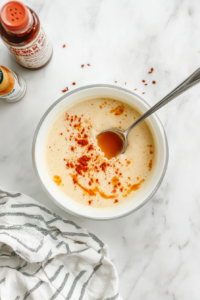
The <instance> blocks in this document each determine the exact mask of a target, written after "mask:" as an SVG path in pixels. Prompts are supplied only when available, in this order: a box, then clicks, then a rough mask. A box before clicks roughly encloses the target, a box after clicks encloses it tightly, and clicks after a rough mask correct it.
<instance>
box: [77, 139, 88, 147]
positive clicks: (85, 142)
mask: <svg viewBox="0 0 200 300" xmlns="http://www.w3.org/2000/svg"><path fill="white" fill-rule="evenodd" d="M78 144H79V145H81V146H86V145H87V144H88V140H78Z"/></svg>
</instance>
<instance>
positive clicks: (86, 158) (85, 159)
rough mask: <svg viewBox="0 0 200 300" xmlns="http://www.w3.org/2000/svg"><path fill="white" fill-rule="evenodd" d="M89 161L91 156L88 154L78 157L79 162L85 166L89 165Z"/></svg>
mask: <svg viewBox="0 0 200 300" xmlns="http://www.w3.org/2000/svg"><path fill="white" fill-rule="evenodd" d="M88 161H90V157H88V156H87V155H83V156H81V157H80V158H79V159H78V162H79V163H80V164H81V165H84V166H87V165H88Z"/></svg>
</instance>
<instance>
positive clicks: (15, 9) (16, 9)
mask: <svg viewBox="0 0 200 300" xmlns="http://www.w3.org/2000/svg"><path fill="white" fill-rule="evenodd" d="M0 18H1V22H2V23H3V25H4V27H5V28H6V29H8V30H10V31H13V32H15V31H24V30H25V29H26V27H27V25H28V23H29V14H28V9H27V7H26V6H25V5H24V4H23V3H21V2H19V1H10V2H7V3H6V4H5V5H4V6H3V7H2V9H1V12H0Z"/></svg>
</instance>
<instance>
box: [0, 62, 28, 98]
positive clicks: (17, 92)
mask: <svg viewBox="0 0 200 300" xmlns="http://www.w3.org/2000/svg"><path fill="white" fill-rule="evenodd" d="M25 94H26V82H25V81H24V79H23V78H22V77H21V76H19V75H18V74H16V73H15V72H13V71H11V70H10V69H8V68H6V67H3V66H0V99H2V100H4V101H6V102H10V103H14V102H18V101H19V100H21V99H22V98H23V97H24V96H25Z"/></svg>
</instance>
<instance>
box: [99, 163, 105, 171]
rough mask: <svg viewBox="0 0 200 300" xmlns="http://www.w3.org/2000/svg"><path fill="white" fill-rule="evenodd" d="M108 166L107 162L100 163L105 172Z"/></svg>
mask: <svg viewBox="0 0 200 300" xmlns="http://www.w3.org/2000/svg"><path fill="white" fill-rule="evenodd" d="M106 167H107V165H106V163H105V162H103V163H102V164H101V165H100V168H101V170H102V171H103V172H105V170H106Z"/></svg>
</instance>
